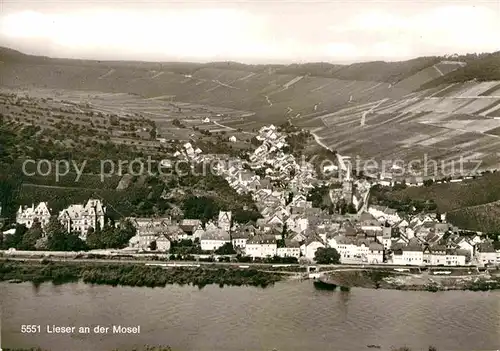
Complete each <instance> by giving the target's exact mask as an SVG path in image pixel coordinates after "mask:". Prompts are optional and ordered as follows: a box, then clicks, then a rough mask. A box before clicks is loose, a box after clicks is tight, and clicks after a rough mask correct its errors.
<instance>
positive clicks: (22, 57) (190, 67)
mask: <svg viewBox="0 0 500 351" xmlns="http://www.w3.org/2000/svg"><path fill="white" fill-rule="evenodd" d="M441 60H442V59H441V58H439V57H419V58H416V59H412V60H408V61H397V62H384V61H373V62H363V63H354V64H350V65H341V64H331V63H326V62H312V63H303V64H290V65H284V64H273V65H266V64H261V65H249V64H243V63H238V62H210V63H191V62H141V61H98V60H75V59H58V58H49V57H45V56H33V55H27V54H23V53H21V52H19V51H16V50H13V49H9V48H4V47H0V61H3V62H4V63H8V64H37V65H45V64H48V65H50V64H52V65H67V66H87V67H95V68H96V67H108V68H124V67H126V68H131V67H135V68H137V69H149V70H166V71H170V72H176V73H180V74H194V73H195V72H196V71H198V70H201V69H207V68H209V69H225V70H231V71H245V72H254V73H262V72H269V71H272V72H273V73H276V74H279V75H294V76H313V77H323V78H336V79H342V80H362V81H376V82H388V83H392V84H394V83H397V82H399V81H401V80H403V79H405V78H408V77H410V76H412V75H414V74H416V73H418V72H419V71H421V70H423V69H425V68H427V67H430V66H432V65H434V64H436V63H438V62H440V61H441Z"/></svg>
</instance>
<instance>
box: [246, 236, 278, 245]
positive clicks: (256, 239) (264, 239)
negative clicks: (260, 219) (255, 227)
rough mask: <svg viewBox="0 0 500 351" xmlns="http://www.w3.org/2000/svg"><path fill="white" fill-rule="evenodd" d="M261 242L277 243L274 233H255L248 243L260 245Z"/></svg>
mask: <svg viewBox="0 0 500 351" xmlns="http://www.w3.org/2000/svg"><path fill="white" fill-rule="evenodd" d="M259 244H276V238H275V237H274V235H262V234H259V235H255V236H253V237H252V238H250V239H248V241H247V245H259Z"/></svg>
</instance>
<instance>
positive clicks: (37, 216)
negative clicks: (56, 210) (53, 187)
mask: <svg viewBox="0 0 500 351" xmlns="http://www.w3.org/2000/svg"><path fill="white" fill-rule="evenodd" d="M36 221H37V222H39V223H40V224H41V226H42V228H44V227H45V226H46V225H47V224H48V223H49V221H50V210H49V206H48V204H47V203H46V202H40V203H39V204H38V205H37V206H36V207H35V205H34V204H32V205H31V207H26V206H25V207H22V206H19V210H17V214H16V222H17V223H18V224H23V225H25V226H26V227H27V228H31V226H32V225H33V223H34V222H36Z"/></svg>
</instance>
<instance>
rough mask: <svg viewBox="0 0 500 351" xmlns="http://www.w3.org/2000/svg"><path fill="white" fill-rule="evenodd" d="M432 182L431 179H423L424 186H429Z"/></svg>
mask: <svg viewBox="0 0 500 351" xmlns="http://www.w3.org/2000/svg"><path fill="white" fill-rule="evenodd" d="M433 183H434V181H433V180H432V179H426V180H424V186H431V185H432V184H433Z"/></svg>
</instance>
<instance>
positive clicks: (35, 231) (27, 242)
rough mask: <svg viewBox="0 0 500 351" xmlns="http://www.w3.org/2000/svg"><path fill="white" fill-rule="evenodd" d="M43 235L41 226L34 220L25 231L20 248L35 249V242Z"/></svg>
mask: <svg viewBox="0 0 500 351" xmlns="http://www.w3.org/2000/svg"><path fill="white" fill-rule="evenodd" d="M42 236H43V231H42V226H41V225H40V223H38V222H35V223H33V226H32V227H31V228H30V229H28V230H27V231H26V233H24V235H23V239H22V240H21V243H20V245H19V249H20V250H28V251H31V250H36V242H37V241H38V240H39V239H41V238H42Z"/></svg>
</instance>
